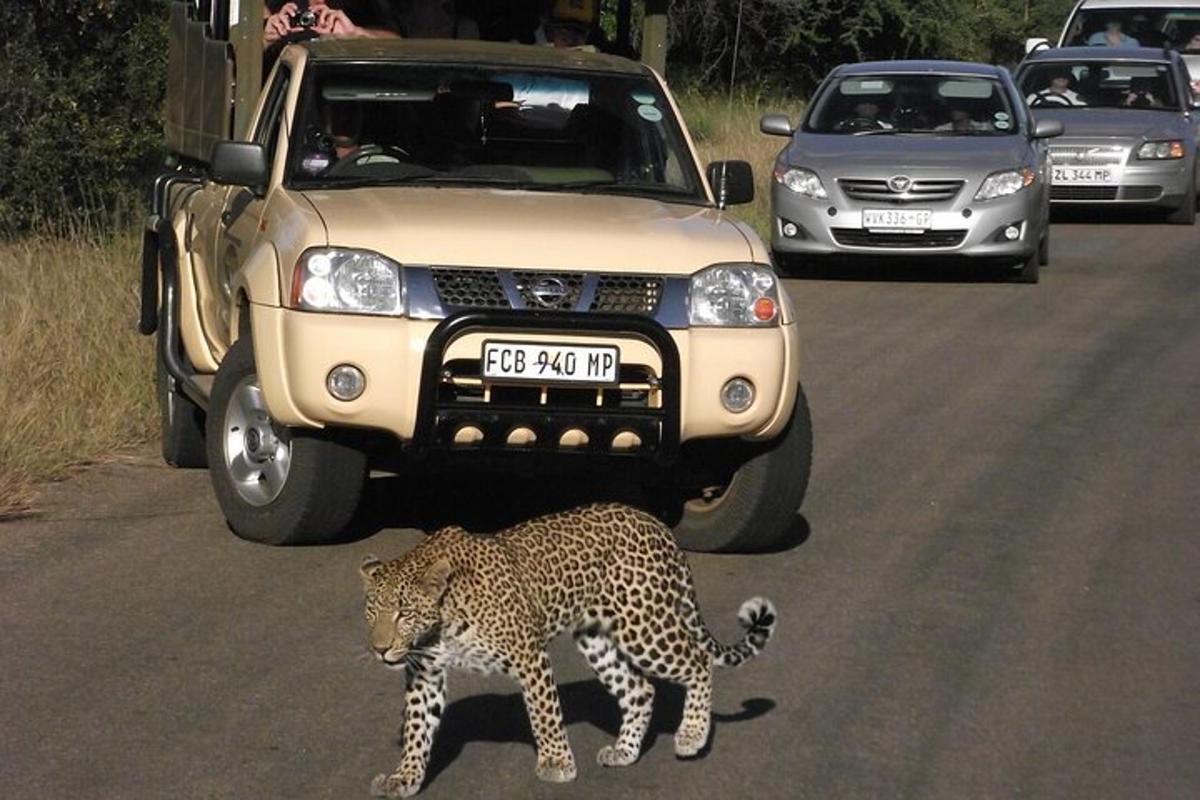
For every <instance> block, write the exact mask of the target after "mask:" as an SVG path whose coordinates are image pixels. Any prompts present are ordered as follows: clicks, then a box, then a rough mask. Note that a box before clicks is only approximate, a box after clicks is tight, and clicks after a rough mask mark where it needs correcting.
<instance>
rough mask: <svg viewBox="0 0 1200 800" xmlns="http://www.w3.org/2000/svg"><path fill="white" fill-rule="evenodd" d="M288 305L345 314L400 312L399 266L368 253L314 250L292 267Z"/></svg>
mask: <svg viewBox="0 0 1200 800" xmlns="http://www.w3.org/2000/svg"><path fill="white" fill-rule="evenodd" d="M292 306H293V307H295V308H303V309H306V310H308V311H337V312H343V313H349V314H388V315H391V316H398V315H400V314H403V313H404V308H405V292H404V277H403V273H402V271H401V269H400V265H399V264H397V263H396V262H395V261H392V260H391V259H388V258H384V257H383V256H381V255H379V254H378V253H372V252H370V251H368V250H342V249H337V248H317V249H314V250H308V251H307V252H305V253H304V255H302V256H301V257H300V262H299V263H298V264H297V265H296V274H295V277H294V278H293V280H292Z"/></svg>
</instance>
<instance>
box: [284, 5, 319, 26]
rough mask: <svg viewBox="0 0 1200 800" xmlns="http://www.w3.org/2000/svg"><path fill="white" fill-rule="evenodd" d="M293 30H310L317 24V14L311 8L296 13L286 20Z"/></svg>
mask: <svg viewBox="0 0 1200 800" xmlns="http://www.w3.org/2000/svg"><path fill="white" fill-rule="evenodd" d="M288 22H290V23H291V25H292V27H293V28H311V27H312V26H313V25H316V24H317V12H315V11H313V10H312V9H311V8H306V9H304V10H303V11H297V12H296V13H295V14H292V18H291V19H290V20H288Z"/></svg>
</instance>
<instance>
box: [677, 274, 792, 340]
mask: <svg viewBox="0 0 1200 800" xmlns="http://www.w3.org/2000/svg"><path fill="white" fill-rule="evenodd" d="M688 323H689V324H691V325H704V326H723V327H733V328H761V327H765V326H768V325H778V324H779V284H778V282H777V281H776V280H775V273H773V272H772V271H771V269H770V267H767V266H764V265H762V264H714V265H713V266H711V267H708V268H706V269H702V270H700V271H699V272H697V273H696V274H695V275H693V276H692V284H691V287H690V289H689V290H688Z"/></svg>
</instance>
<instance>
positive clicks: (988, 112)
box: [805, 74, 1019, 136]
mask: <svg viewBox="0 0 1200 800" xmlns="http://www.w3.org/2000/svg"><path fill="white" fill-rule="evenodd" d="M1017 120H1018V117H1017V116H1016V115H1014V113H1013V109H1012V105H1011V103H1010V102H1009V99H1008V94H1007V93H1006V92H1005V91H1004V87H1003V85H1001V83H1000V82H999V81H997V80H993V79H991V78H982V77H980V78H977V77H972V76H969V75H911V74H881V75H848V76H846V77H844V78H842V79H840V80H838V81H837V82H836V83H835V84H833V85H832V86H829V87H828V88H827V89H826V90H825V91H824V92H822V93H821V96H820V97H819V98H818V99H817V104H816V106H815V107H814V109H813V113H812V115H811V116H810V117H809V118H808V119H807V121H806V122H805V130H807V131H809V132H811V133H841V134H858V135H865V134H870V133H880V134H883V133H903V134H930V135H976V136H1008V135H1012V134H1015V133H1017V131H1018V129H1019V125H1018V122H1017Z"/></svg>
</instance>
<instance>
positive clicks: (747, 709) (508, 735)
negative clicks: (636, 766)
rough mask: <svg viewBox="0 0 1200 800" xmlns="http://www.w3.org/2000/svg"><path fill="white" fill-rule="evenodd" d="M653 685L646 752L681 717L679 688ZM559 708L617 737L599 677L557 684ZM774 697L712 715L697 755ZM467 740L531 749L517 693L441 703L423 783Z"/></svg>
mask: <svg viewBox="0 0 1200 800" xmlns="http://www.w3.org/2000/svg"><path fill="white" fill-rule="evenodd" d="M653 683H654V688H655V699H654V711H653V713H652V714H651V717H650V727H649V729H648V730H647V732H646V739H645V741H644V742H643V743H642V753H643V754H645V753H646V752H647V751H649V750H650V749H651V748H652V747H654V746H655V744H656V743H657V740H658V739H659V737H661V736H666V737H667V738H668V741H667V746H669V747H670V746H673V744H672V743H671V741H670V737H672V736H673V735H674V733H675V729H676V728H677V727H679V722H680V719H681V718H682V715H683V687H682V686H678V685H676V684H674V683H668V682H665V681H657V680H656V681H653ZM558 693H559V698H560V701H561V703H562V708H563V718H564V721H565V722H566V724H567V726H568V727H570V726H572V725H574V724H575V723H577V722H586V723H589V724H591V725H593V726H594V727H596V728H599V729H600V730H602V731H604V732H605V733H607V734H608V735H609V736H612V737H616V735H617V732H618V730H620V727H621V715H620V710H619V709H618V707H617V703H616V701H615V700H614V699H613V698H612V697H611V696H610V695H609V694H608V692H606V691H605V690H604V687H603V686H601V684H600V682H599V681H595V680H580V681H573V682H571V683H565V684H561V685H560V686H559V687H558ZM774 708H775V701H774V700H770V699H768V698H765V697H754V698H750V699H749V700H744V701H742V709H741V710H740V711H737V712H734V713H731V714H720V713H714V714H713V723H714V724H713V727H712V733H711V735H710V736H709V740H708V744H707V745H705V748H704V750H702V751H701V752H700V755H699V757H704V756H705V755H707V754H708V751H709V749H710V748H711V747H712V746H713V742H714V741H715V740H716V738H717V734H718V732H719V731H720V729H721V726H722V725H723V724H725V723H729V722H744V721H746V720H751V719H755V718H757V717H761V716H763V715H764V714H767V713H770V711H771V710H772V709H774ZM469 742H517V743H521V744H527V745H529V746H530V748H532V747H533V734H532V732H531V731H530V728H529V717H528V716H527V715H526V713H525V704H524V701H523V700H522V699H521V693H520V692H519V691H515V692H511V693H508V694H495V693H489V694H479V695H473V696H471V697H464V698H462V699H460V700H456V701H454V702H452V703H451V704H450V705H449V706H447V707H446V711H445V714H444V715H443V717H442V725H441V728H440V729H439V730H438V734H437V737H436V739H435V740H434V744H433V752H432V753H431V754H430V758H429V767H428V768H427V770H426V778H425V783H426V785H428V784H429V783H431V782H432V781H434V780H436V779H437V776H438V775H439V774H441V772H442V770H444V769H445V768H446V767H448V766H449V765H450V764H451V762H453V761H454V760H455V759H456V758H458V756H459V755H460V754H461V753H462V751H463V748H464V747H465V746H466V745H467V744H468V743H469ZM593 756H594V754H585V753H583V752H578V751H577V752H576V753H575V758H576V760H577V761H579V762H582V761H583V760H584V759H590V758H591V757H593Z"/></svg>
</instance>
